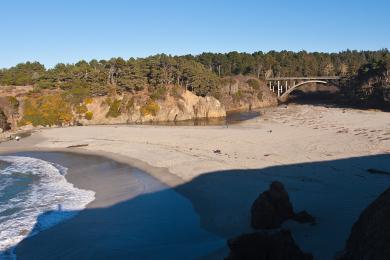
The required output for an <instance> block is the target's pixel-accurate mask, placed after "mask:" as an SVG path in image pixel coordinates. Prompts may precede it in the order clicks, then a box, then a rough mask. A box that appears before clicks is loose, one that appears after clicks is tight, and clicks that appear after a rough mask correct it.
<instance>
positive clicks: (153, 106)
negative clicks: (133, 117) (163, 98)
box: [141, 100, 160, 116]
mask: <svg viewBox="0 0 390 260" xmlns="http://www.w3.org/2000/svg"><path fill="white" fill-rule="evenodd" d="M158 111H160V106H159V105H158V104H157V103H156V102H155V101H154V100H148V102H146V104H145V105H144V106H142V107H141V115H142V116H147V115H151V116H156V115H157V113H158Z"/></svg>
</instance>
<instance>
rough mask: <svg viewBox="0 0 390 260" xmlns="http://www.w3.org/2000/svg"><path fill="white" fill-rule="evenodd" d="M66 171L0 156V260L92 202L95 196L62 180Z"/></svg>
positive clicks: (11, 256) (61, 167) (28, 158)
mask: <svg viewBox="0 0 390 260" xmlns="http://www.w3.org/2000/svg"><path fill="white" fill-rule="evenodd" d="M66 173H67V168H66V167H63V166H61V165H59V164H54V163H50V162H47V161H44V160H41V159H36V158H31V157H25V156H0V259H13V258H14V255H13V248H14V246H16V245H17V244H18V243H19V242H20V241H21V240H23V239H24V238H25V237H27V236H33V235H35V234H37V233H38V232H39V231H41V230H44V229H47V228H49V227H51V226H53V225H55V224H58V223H59V222H61V221H64V220H66V219H69V218H71V217H73V216H74V215H75V214H77V212H78V211H80V210H82V209H84V208H85V207H86V205H87V204H88V203H90V202H91V201H93V200H94V198H95V193H94V192H93V191H90V190H82V189H78V188H76V187H74V186H73V184H71V183H69V182H68V181H67V180H66V179H65V177H64V176H65V175H66Z"/></svg>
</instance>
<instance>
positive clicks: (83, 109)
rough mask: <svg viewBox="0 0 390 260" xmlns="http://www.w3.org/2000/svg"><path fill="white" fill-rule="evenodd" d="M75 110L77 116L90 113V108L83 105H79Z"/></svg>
mask: <svg viewBox="0 0 390 260" xmlns="http://www.w3.org/2000/svg"><path fill="white" fill-rule="evenodd" d="M75 110H76V113H77V114H84V113H86V112H87V111H88V108H87V106H86V105H84V104H82V105H77V106H76V109H75Z"/></svg>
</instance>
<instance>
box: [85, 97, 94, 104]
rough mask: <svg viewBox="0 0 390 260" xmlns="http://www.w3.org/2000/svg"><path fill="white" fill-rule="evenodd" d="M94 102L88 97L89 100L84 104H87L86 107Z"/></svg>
mask: <svg viewBox="0 0 390 260" xmlns="http://www.w3.org/2000/svg"><path fill="white" fill-rule="evenodd" d="M92 102H93V99H92V98H89V97H88V98H86V99H84V104H86V105H89V104H92Z"/></svg>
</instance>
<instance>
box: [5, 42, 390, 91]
mask: <svg viewBox="0 0 390 260" xmlns="http://www.w3.org/2000/svg"><path fill="white" fill-rule="evenodd" d="M378 61H381V62H383V63H384V64H390V53H389V51H388V50H387V49H382V50H378V51H350V50H347V51H342V52H338V53H321V52H306V51H300V52H292V51H280V52H277V51H270V52H266V53H264V52H254V53H251V54H250V53H239V52H229V53H225V54H221V53H202V54H200V55H196V56H193V55H185V56H170V55H165V54H160V55H155V56H150V57H147V58H137V59H134V58H130V59H128V60H124V59H122V58H112V59H110V60H99V61H98V60H91V61H89V62H87V61H83V60H82V61H79V62H77V63H75V64H63V63H60V64H57V65H56V66H55V67H54V68H51V69H46V68H45V67H44V66H43V65H42V64H40V63H38V62H26V63H21V64H18V65H16V66H14V67H11V68H8V69H1V70H0V85H34V86H35V87H36V88H37V89H62V90H77V91H84V92H87V93H88V94H89V95H92V96H93V95H105V94H107V93H108V92H109V91H110V89H112V88H113V87H114V88H115V90H116V91H119V92H121V91H123V92H124V91H127V92H137V91H143V90H146V89H147V90H148V91H155V90H158V89H160V88H163V87H164V86H166V85H170V84H174V85H178V86H182V87H183V88H186V89H189V90H192V91H194V92H195V93H196V94H197V95H203V96H204V95H208V94H213V93H215V92H216V91H218V88H219V87H220V86H221V84H223V82H225V81H223V80H222V78H224V77H227V76H234V75H239V74H243V75H251V76H253V77H257V78H259V79H264V78H266V77H272V76H323V75H329V76H330V75H335V76H345V77H351V76H353V75H357V74H358V72H359V70H360V69H361V68H362V67H363V66H365V65H366V64H374V63H377V62H378ZM77 91H76V92H77Z"/></svg>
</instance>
